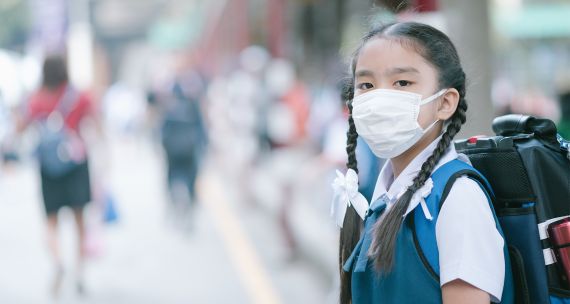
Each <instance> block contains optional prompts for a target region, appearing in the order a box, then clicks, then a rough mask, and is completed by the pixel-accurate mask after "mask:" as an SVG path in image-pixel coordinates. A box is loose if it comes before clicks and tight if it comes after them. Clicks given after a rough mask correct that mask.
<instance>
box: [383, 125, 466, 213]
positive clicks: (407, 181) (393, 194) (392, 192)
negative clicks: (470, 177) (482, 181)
mask: <svg viewBox="0 0 570 304" xmlns="http://www.w3.org/2000/svg"><path fill="white" fill-rule="evenodd" d="M440 140H441V135H440V136H439V137H438V138H436V139H435V140H434V141H433V142H432V143H431V144H429V145H428V146H427V147H426V148H425V149H424V150H423V151H422V152H420V154H418V155H417V156H416V157H415V158H414V159H413V160H412V161H411V162H410V163H409V164H408V166H406V168H405V169H404V170H403V171H402V173H400V175H399V176H398V177H397V178H396V179H395V180H394V171H393V170H392V163H391V161H390V160H388V161H387V162H386V164H384V167H383V168H382V170H381V171H380V175H379V176H378V181H377V182H376V187H375V188H374V194H373V195H372V202H374V201H376V200H377V199H378V198H380V197H381V196H382V195H383V194H386V196H387V197H388V201H389V203H388V208H389V207H390V206H391V205H392V204H393V203H394V202H395V201H396V199H397V198H398V197H399V195H400V194H401V193H402V192H403V191H404V190H405V189H406V188H407V187H408V186H409V185H411V184H412V182H413V179H414V178H415V177H416V175H417V174H418V172H419V171H420V169H421V167H422V164H423V163H424V162H425V161H426V160H427V159H428V158H429V157H430V156H431V154H432V153H433V151H434V150H435V148H436V147H437V144H438V143H439V141H440ZM456 158H459V159H460V160H462V161H465V162H467V163H469V161H468V159H467V157H465V156H464V155H458V154H457V151H455V146H454V145H453V144H451V145H449V147H448V148H447V150H446V151H445V154H444V155H443V156H442V157H441V159H440V160H439V162H438V164H437V165H436V166H435V168H434V169H433V171H435V170H437V169H438V168H439V167H441V166H442V165H444V164H446V163H447V162H449V161H451V160H454V159H456ZM433 171H432V172H433ZM419 203H420V200H419V199H418V200H415V201H412V202H410V205H409V206H408V210H407V211H406V213H405V215H407V214H408V213H410V212H411V211H412V210H414V208H416V207H417V206H418V204H419ZM405 215H404V216H405Z"/></svg>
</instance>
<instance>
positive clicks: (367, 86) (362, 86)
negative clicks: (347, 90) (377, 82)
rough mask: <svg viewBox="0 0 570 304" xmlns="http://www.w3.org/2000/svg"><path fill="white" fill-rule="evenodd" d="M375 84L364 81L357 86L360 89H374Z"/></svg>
mask: <svg viewBox="0 0 570 304" xmlns="http://www.w3.org/2000/svg"><path fill="white" fill-rule="evenodd" d="M373 87H374V86H373V85H372V84H371V83H370V82H363V83H361V84H359V85H358V86H357V87H356V88H357V89H360V90H368V89H372V88H373Z"/></svg>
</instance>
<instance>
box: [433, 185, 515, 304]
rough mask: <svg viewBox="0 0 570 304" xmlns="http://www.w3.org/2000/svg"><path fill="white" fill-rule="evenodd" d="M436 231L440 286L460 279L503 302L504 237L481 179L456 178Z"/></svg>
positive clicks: (494, 299) (440, 214) (440, 213)
mask: <svg viewBox="0 0 570 304" xmlns="http://www.w3.org/2000/svg"><path fill="white" fill-rule="evenodd" d="M435 231H436V232H435V233H436V239H437V247H438V250H439V265H440V285H441V286H443V285H444V284H446V283H448V282H451V281H453V280H456V279H460V280H463V281H465V282H467V283H469V284H471V285H473V286H475V287H477V288H479V289H481V290H483V291H486V292H487V293H488V294H489V295H490V296H491V300H492V301H493V302H500V300H501V295H502V293H503V284H504V279H505V258H504V253H503V245H504V240H503V238H502V237H501V234H500V233H499V231H498V230H497V228H496V224H495V220H494V218H493V213H492V212H491V208H490V206H489V203H488V202H487V196H486V195H485V193H484V192H483V190H482V189H481V186H480V185H479V184H478V183H477V182H475V181H474V180H472V179H470V178H468V177H465V176H464V177H460V178H458V179H457V180H456V181H455V183H454V184H453V186H452V187H451V190H450V192H449V195H448V196H447V198H446V200H445V202H444V204H443V206H442V208H441V211H440V212H439V216H438V219H437V223H436V227H435Z"/></svg>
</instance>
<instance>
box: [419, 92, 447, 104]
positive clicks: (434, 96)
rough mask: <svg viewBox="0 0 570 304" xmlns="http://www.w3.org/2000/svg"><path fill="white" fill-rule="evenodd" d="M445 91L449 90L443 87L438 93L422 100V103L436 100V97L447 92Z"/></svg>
mask: <svg viewBox="0 0 570 304" xmlns="http://www.w3.org/2000/svg"><path fill="white" fill-rule="evenodd" d="M445 92H447V89H441V90H439V91H438V92H437V93H435V94H433V95H431V96H430V97H428V98H426V99H424V100H422V101H421V102H420V105H425V104H426V103H430V102H432V101H434V100H435V99H436V98H438V97H440V96H441V95H443V94H445Z"/></svg>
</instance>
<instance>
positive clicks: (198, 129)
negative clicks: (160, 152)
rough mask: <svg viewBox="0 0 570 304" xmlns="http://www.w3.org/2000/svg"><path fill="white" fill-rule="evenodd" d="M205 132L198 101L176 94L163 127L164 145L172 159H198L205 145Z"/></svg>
mask: <svg viewBox="0 0 570 304" xmlns="http://www.w3.org/2000/svg"><path fill="white" fill-rule="evenodd" d="M205 136H206V135H205V130H204V125H203V122H202V114H201V110H200V107H199V104H198V100H197V99H191V98H187V97H186V96H183V95H182V94H181V93H177V94H174V98H173V99H172V100H171V103H170V104H168V105H167V108H166V111H165V114H164V120H163V122H162V126H161V138H162V145H163V147H164V150H165V152H166V153H167V154H168V155H169V157H171V158H177V159H180V158H183V159H185V158H189V157H196V156H197V155H196V154H198V153H199V151H201V150H202V149H203V148H204V147H203V146H204V145H205V141H206V139H205Z"/></svg>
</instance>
